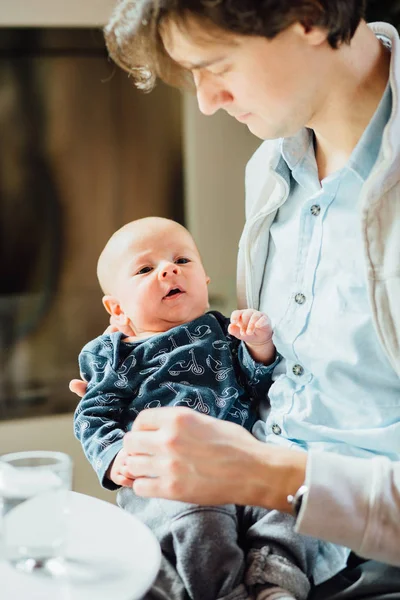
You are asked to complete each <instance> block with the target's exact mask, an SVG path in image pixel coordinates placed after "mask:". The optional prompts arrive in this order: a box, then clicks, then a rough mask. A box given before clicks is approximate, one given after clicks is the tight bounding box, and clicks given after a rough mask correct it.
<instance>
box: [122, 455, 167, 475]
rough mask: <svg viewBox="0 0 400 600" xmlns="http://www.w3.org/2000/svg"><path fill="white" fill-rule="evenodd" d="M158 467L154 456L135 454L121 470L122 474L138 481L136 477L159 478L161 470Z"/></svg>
mask: <svg viewBox="0 0 400 600" xmlns="http://www.w3.org/2000/svg"><path fill="white" fill-rule="evenodd" d="M157 465H158V461H156V460H155V459H154V458H153V457H152V456H149V455H147V454H144V455H140V454H135V455H134V456H128V457H127V459H126V464H125V466H124V467H123V468H122V469H121V473H122V474H123V475H124V476H125V477H128V478H130V479H136V477H150V478H152V477H157V476H159V475H160V472H159V471H160V470H161V469H160V468H159V467H158V466H157Z"/></svg>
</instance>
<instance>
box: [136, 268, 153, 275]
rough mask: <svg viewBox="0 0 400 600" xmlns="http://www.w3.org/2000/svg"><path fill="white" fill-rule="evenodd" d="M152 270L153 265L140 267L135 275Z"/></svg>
mask: <svg viewBox="0 0 400 600" xmlns="http://www.w3.org/2000/svg"><path fill="white" fill-rule="evenodd" d="M152 270H153V267H142V268H141V269H140V271H138V272H137V273H136V275H144V274H145V273H150V271H152Z"/></svg>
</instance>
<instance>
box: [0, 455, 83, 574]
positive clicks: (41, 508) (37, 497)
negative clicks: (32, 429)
mask: <svg viewBox="0 0 400 600" xmlns="http://www.w3.org/2000/svg"><path fill="white" fill-rule="evenodd" d="M71 484H72V460H71V458H70V457H69V456H68V455H67V454H63V453H62V452H46V451H29V452H15V453H13V454H4V455H2V456H0V514H1V523H0V552H1V555H2V557H3V558H4V559H5V560H7V561H9V562H10V563H11V564H13V565H14V566H15V567H16V568H18V569H20V570H22V571H25V572H28V573H29V572H33V571H36V570H46V571H48V572H49V574H52V573H54V574H56V573H57V572H60V569H61V570H62V559H63V554H64V547H65V542H66V534H67V518H68V490H70V489H71Z"/></svg>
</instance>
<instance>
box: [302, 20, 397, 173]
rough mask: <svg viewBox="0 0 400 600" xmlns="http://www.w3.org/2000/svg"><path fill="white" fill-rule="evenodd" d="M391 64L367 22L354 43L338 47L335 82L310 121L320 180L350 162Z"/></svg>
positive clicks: (381, 90) (378, 99)
mask: <svg viewBox="0 0 400 600" xmlns="http://www.w3.org/2000/svg"><path fill="white" fill-rule="evenodd" d="M389 68H390V52H389V51H388V50H387V49H386V48H385V47H384V46H383V45H382V44H381V43H380V42H379V40H378V39H377V38H376V37H375V35H374V33H373V32H372V31H371V30H370V29H369V27H368V26H367V25H366V23H364V22H363V23H362V24H361V25H360V26H359V28H358V30H357V31H356V33H355V35H354V38H353V40H352V42H351V44H350V45H349V46H345V45H343V46H342V47H341V48H340V50H338V51H337V57H335V61H334V64H333V65H332V78H331V81H332V85H331V86H330V89H329V90H327V91H326V94H325V97H324V99H323V103H322V108H321V110H320V111H319V112H318V114H316V115H315V116H314V118H313V120H312V122H311V123H310V124H309V127H310V128H311V129H313V130H314V132H315V156H316V161H317V165H318V174H319V179H320V180H322V179H324V178H325V177H327V176H328V175H330V174H331V173H334V172H336V171H338V170H339V169H341V168H342V167H343V166H344V165H345V164H346V163H347V161H348V159H349V157H350V155H351V153H352V152H353V150H354V148H355V147H356V145H357V143H358V141H359V140H360V138H361V136H362V134H363V133H364V131H365V129H366V128H367V126H368V124H369V122H370V121H371V119H372V117H373V115H374V113H375V111H376V109H377V107H378V105H379V102H380V100H381V99H382V96H383V93H384V91H385V88H386V86H387V82H388V78H389Z"/></svg>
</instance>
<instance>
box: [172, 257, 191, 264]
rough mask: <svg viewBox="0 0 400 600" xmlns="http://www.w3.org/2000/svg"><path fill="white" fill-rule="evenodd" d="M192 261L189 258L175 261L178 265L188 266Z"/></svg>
mask: <svg viewBox="0 0 400 600" xmlns="http://www.w3.org/2000/svg"><path fill="white" fill-rule="evenodd" d="M189 262H190V260H189V259H188V258H177V259H176V261H175V264H176V265H186V264H187V263H189Z"/></svg>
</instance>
